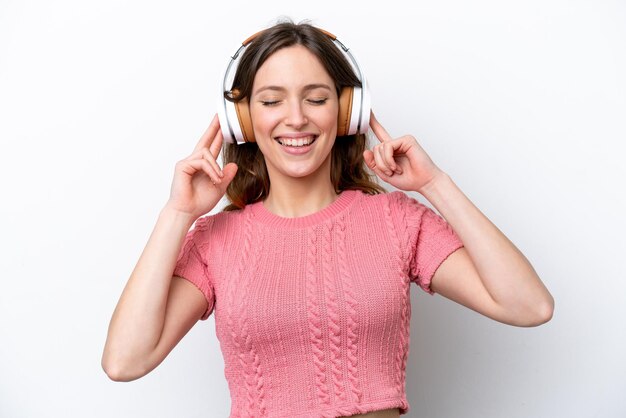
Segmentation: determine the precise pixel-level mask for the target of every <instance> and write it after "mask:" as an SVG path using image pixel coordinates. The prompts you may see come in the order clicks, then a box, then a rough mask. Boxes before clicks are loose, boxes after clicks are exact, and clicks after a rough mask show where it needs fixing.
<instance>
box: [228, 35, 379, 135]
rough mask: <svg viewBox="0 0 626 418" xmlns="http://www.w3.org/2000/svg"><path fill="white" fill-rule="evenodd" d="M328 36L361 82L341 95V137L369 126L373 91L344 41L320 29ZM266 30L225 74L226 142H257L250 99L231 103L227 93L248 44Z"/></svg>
mask: <svg viewBox="0 0 626 418" xmlns="http://www.w3.org/2000/svg"><path fill="white" fill-rule="evenodd" d="M317 29H318V30H320V31H321V32H323V33H324V34H325V35H326V36H328V37H329V38H330V39H331V40H332V41H333V43H334V44H335V46H336V47H337V48H338V49H339V50H340V51H341V52H342V53H343V55H344V57H346V59H347V60H348V62H349V63H350V65H351V66H352V70H353V71H354V73H355V74H356V76H357V78H358V79H359V81H360V82H361V87H356V86H354V87H344V88H343V89H342V90H341V92H340V94H339V114H338V116H337V136H345V135H355V134H363V133H365V132H367V130H368V129H369V120H370V108H371V105H370V103H371V102H370V92H369V86H368V84H367V80H366V78H365V75H364V74H363V70H362V69H361V67H359V64H358V63H357V61H356V59H355V58H354V56H353V55H352V53H351V52H350V50H349V49H348V48H347V47H346V46H345V45H344V44H342V43H341V42H340V41H339V40H338V39H337V37H336V36H335V35H333V34H332V33H330V32H327V31H325V30H323V29H320V28H317ZM263 32H264V31H260V32H257V33H255V34H254V35H252V36H250V37H249V38H248V39H246V40H245V41H243V43H242V44H241V46H240V47H239V48H238V49H237V51H236V52H235V55H233V56H232V57H231V59H230V61H229V62H228V66H227V67H226V71H225V72H224V77H223V78H222V81H221V85H220V92H221V93H222V96H221V97H220V98H219V102H218V106H217V115H218V118H219V121H220V126H221V129H222V134H223V136H224V142H228V143H237V144H243V143H246V142H256V141H255V139H254V130H253V129H252V119H251V117H250V107H249V105H248V101H247V100H240V101H238V102H231V101H230V100H227V99H226V97H225V96H226V94H227V93H230V92H231V88H230V86H232V83H233V79H234V77H235V73H236V72H237V67H238V66H239V60H240V59H241V56H242V55H243V52H244V51H245V49H246V48H247V47H248V45H249V44H250V43H251V42H252V41H253V40H254V39H255V38H256V37H257V36H259V34H261V33H263Z"/></svg>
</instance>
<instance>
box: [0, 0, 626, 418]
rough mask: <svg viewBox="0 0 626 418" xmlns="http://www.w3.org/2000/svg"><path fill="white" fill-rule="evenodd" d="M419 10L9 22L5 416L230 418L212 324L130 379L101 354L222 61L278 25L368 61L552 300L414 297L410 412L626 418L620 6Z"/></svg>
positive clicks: (1, 313)
mask: <svg viewBox="0 0 626 418" xmlns="http://www.w3.org/2000/svg"><path fill="white" fill-rule="evenodd" d="M408 4H410V3H409V2H395V1H384V2H377V3H371V6H367V7H366V6H365V2H363V1H358V2H346V1H337V0H333V1H316V2H308V3H307V4H304V2H295V1H289V2H287V1H284V2H278V1H276V2H268V1H254V2H242V1H238V2H234V1H233V2H209V1H203V2H199V1H198V2H192V1H178V2H168V3H166V2H158V1H156V2H155V1H135V2H132V1H113V0H109V1H106V2H105V1H102V2H87V1H78V0H76V1H69V0H59V1H54V2H47V1H28V0H26V1H25V0H21V1H12V0H1V1H0V140H1V149H0V181H1V182H2V183H1V189H0V191H1V196H2V204H1V205H0V245H1V252H0V256H1V259H0V268H1V272H2V279H1V280H2V288H1V289H0V416H1V417H7V418H15V417H148V416H149V417H152V418H158V417H198V418H199V417H203V418H205V417H226V416H227V415H228V413H229V411H230V398H229V394H228V388H227V384H226V380H225V377H224V374H223V360H222V356H221V352H220V350H219V345H218V341H217V339H216V337H215V328H214V325H215V324H214V320H213V317H211V318H210V319H209V320H208V321H205V322H201V323H198V324H197V325H196V326H195V327H194V328H193V329H192V330H191V332H190V333H189V334H188V335H187V336H186V337H185V338H184V339H183V341H182V342H181V343H180V344H179V345H178V346H177V347H176V348H175V349H174V351H173V352H172V353H171V354H170V356H169V357H168V358H167V359H166V360H165V361H164V363H163V364H162V365H161V366H159V367H158V368H157V369H156V370H154V371H153V372H152V373H150V374H149V375H147V376H146V377H144V378H142V379H139V380H137V381H134V382H131V383H116V382H112V381H110V380H108V378H107V377H106V375H105V374H104V372H103V371H102V369H101V367H100V357H101V354H102V348H103V345H104V341H105V337H106V331H107V326H108V322H109V319H110V316H111V314H112V312H113V308H114V307H115V304H116V303H117V299H118V297H119V295H120V293H121V291H122V288H123V286H124V285H125V283H126V280H127V279H128V276H129V274H130V273H131V271H132V269H133V267H134V266H135V263H136V261H137V259H138V257H139V255H140V253H141V251H142V250H143V247H144V245H145V243H146V241H147V239H148V236H149V234H150V232H151V231H152V227H153V226H154V223H155V221H156V217H157V215H158V213H159V211H160V209H161V208H162V206H163V205H164V204H165V202H166V199H167V198H168V196H169V188H170V184H171V178H172V174H173V170H174V164H175V163H176V161H177V160H179V159H182V158H184V157H185V156H187V155H188V154H189V153H190V152H191V150H192V149H193V147H194V145H195V143H196V141H197V140H198V138H199V137H200V135H201V134H202V133H203V132H204V130H205V128H206V126H207V125H208V123H209V121H210V119H211V117H212V116H213V114H214V112H215V111H216V108H215V106H214V103H215V98H216V97H217V94H218V84H219V79H220V76H221V73H222V71H223V69H224V67H225V65H226V62H227V59H228V56H229V55H230V54H231V53H233V52H234V50H235V49H236V47H237V45H238V43H240V42H241V41H242V40H243V39H245V38H246V37H247V36H248V35H250V34H252V33H254V32H256V31H257V30H259V29H263V28H265V27H267V26H269V25H271V24H272V23H274V22H275V20H276V19H277V18H278V17H280V16H283V15H284V16H289V17H291V18H293V19H294V20H296V21H299V20H302V19H311V21H312V22H313V23H314V24H316V25H318V26H321V27H323V28H325V29H327V30H329V31H331V32H333V33H335V34H337V35H338V36H339V38H340V39H341V40H342V41H344V43H345V44H346V45H348V46H351V47H352V49H353V51H354V53H355V54H356V55H357V57H358V58H359V60H360V61H361V64H362V65H363V67H364V68H365V69H366V71H367V74H368V76H369V80H370V84H371V90H372V94H373V106H374V109H375V111H376V112H377V115H378V117H379V119H380V120H381V122H382V123H383V125H384V126H385V127H386V128H387V129H388V131H390V133H391V134H392V135H395V136H398V135H401V134H405V133H411V134H413V135H415V136H416V137H417V138H418V139H419V141H420V143H421V144H422V146H423V147H424V148H425V150H426V151H427V152H428V153H429V155H430V156H431V157H432V158H433V160H434V161H435V162H436V163H437V164H438V165H439V166H440V167H441V168H442V169H443V170H444V171H446V172H447V173H449V174H450V175H451V176H452V178H453V179H454V180H455V182H456V183H457V184H458V185H459V187H460V188H461V189H462V190H463V191H464V192H465V193H466V195H467V196H468V197H469V198H470V199H471V200H472V201H473V202H474V203H475V204H476V205H477V206H478V207H479V208H480V209H481V210H482V211H483V213H485V214H486V215H487V216H488V217H489V219H491V220H492V221H493V222H494V223H495V224H496V225H497V226H498V227H499V228H500V229H501V230H502V231H503V232H504V233H505V234H506V235H507V236H508V237H509V238H510V239H511V240H512V241H513V242H514V243H515V244H516V245H517V246H518V247H519V248H520V250H522V252H523V253H524V254H525V255H526V256H527V257H528V259H529V260H530V261H531V262H532V264H533V266H534V267H535V269H536V270H537V272H538V273H539V275H540V276H541V278H542V279H543V280H544V282H545V283H546V285H547V286H548V288H549V289H550V291H551V292H552V294H553V295H554V297H555V300H556V310H555V313H554V318H553V319H552V321H551V322H549V323H547V324H545V325H543V326H541V327H538V328H516V327H509V326H505V325H502V324H500V323H497V322H494V321H491V320H489V319H487V318H485V317H482V316H480V315H478V314H476V313H474V312H473V311H470V310H468V309H465V308H463V307H461V306H459V305H456V304H454V303H452V302H450V301H448V300H446V299H444V298H442V297H440V296H434V297H430V296H429V295H426V294H425V293H424V292H422V291H421V290H419V289H418V288H417V287H414V288H413V291H412V300H413V318H412V325H411V351H410V357H409V362H408V377H407V391H408V398H409V402H410V404H411V412H410V413H409V415H410V416H411V417H427V418H438V417H440V418H448V417H466V418H471V417H476V418H478V417H481V418H485V417H487V418H490V417H494V418H496V417H498V418H499V417H509V418H514V417H520V418H522V417H545V418H554V417H568V418H575V417H576V418H577V417H581V418H582V417H585V418H587V417H602V418H606V417H624V416H626V400H625V397H624V393H625V391H626V360H625V359H624V357H625V353H626V332H625V331H626V326H625V325H624V320H625V319H626V297H625V296H626V284H625V279H626V274H625V273H624V267H623V265H624V259H625V257H624V253H625V249H626V248H625V245H624V232H626V228H625V225H624V224H625V221H624V218H625V216H624V213H625V211H626V203H625V193H624V179H626V173H625V170H624V163H623V160H624V157H623V154H624V149H625V146H624V141H625V140H626V81H625V80H626V77H625V76H624V74H626V47H625V40H626V5H625V3H624V2H618V1H592V0H588V1H545V0H544V1H534V0H533V1H526V2H519V1H515V2H514V1H496V0H494V1H486V0H477V1H471V2H469V1H450V0H443V1H441V0H440V1H430V2H423V1H417V2H413V3H412V4H413V6H411V7H410V8H409V6H408ZM417 197H418V199H420V200H421V201H423V202H425V203H426V201H425V199H424V198H423V197H422V196H419V195H418V196H417Z"/></svg>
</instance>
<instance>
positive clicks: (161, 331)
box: [102, 117, 237, 381]
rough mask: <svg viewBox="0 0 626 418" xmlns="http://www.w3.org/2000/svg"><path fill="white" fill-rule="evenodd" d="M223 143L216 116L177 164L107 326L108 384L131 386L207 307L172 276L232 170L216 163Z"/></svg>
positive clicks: (195, 292) (196, 293) (191, 287)
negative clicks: (194, 226) (193, 231)
mask: <svg viewBox="0 0 626 418" xmlns="http://www.w3.org/2000/svg"><path fill="white" fill-rule="evenodd" d="M222 140H223V139H222V135H221V131H220V129H219V122H218V121H217V117H215V118H214V119H213V121H212V122H211V124H210V125H209V128H208V129H207V131H206V132H205V134H204V135H203V136H202V138H201V139H200V141H199V142H198V144H197V145H196V148H195V149H194V152H193V153H192V154H191V155H190V156H189V157H187V158H186V159H184V160H181V161H179V162H178V163H177V164H176V170H175V173H174V180H173V182H172V189H171V192H170V199H169V200H168V202H167V204H166V205H165V207H164V208H163V209H162V210H161V212H160V214H159V217H158V220H157V223H156V225H155V227H154V230H153V231H152V234H151V235H150V238H149V239H148V243H147V244H146V247H145V248H144V250H143V252H142V254H141V256H140V258H139V260H138V262H137V265H136V266H135V268H134V270H133V272H132V274H131V276H130V278H129V279H128V282H127V284H126V286H125V287H124V290H123V292H122V295H121V297H120V299H119V301H118V303H117V306H116V308H115V310H114V312H113V316H112V318H111V322H110V324H109V330H108V335H107V340H106V343H105V347H104V352H103V355H102V367H103V369H104V371H105V372H106V374H107V375H108V376H109V377H110V378H111V379H113V380H116V381H130V380H134V379H138V378H140V377H142V376H144V375H146V374H147V373H149V372H150V371H151V370H153V369H154V368H155V367H156V366H158V365H159V364H160V363H161V362H162V361H163V359H164V358H165V357H166V356H167V354H168V353H169V352H170V351H171V350H172V349H173V348H174V346H176V344H177V343H178V342H179V341H180V340H181V339H182V337H183V336H184V335H185V334H186V333H187V332H188V331H189V330H190V329H191V327H192V326H193V325H194V324H195V323H196V322H197V320H198V319H199V318H200V317H201V315H202V313H203V312H204V311H205V310H206V308H207V301H206V299H205V297H204V295H203V294H202V292H200V290H199V289H197V288H196V287H195V285H193V284H192V283H190V282H188V281H187V280H184V279H181V278H178V277H172V274H173V272H174V267H175V265H176V261H177V258H178V255H179V253H180V250H181V247H182V244H183V241H184V239H185V235H186V234H187V232H188V231H189V228H190V227H191V225H192V224H193V222H194V221H195V220H196V219H197V218H199V217H200V216H202V215H204V214H206V213H208V212H209V211H211V210H212V209H213V208H214V207H215V205H216V204H217V203H218V202H219V200H220V199H221V198H222V196H223V195H224V193H225V191H226V187H227V186H228V184H229V183H230V181H231V180H232V179H233V177H234V176H235V173H236V171H237V166H236V165H235V164H233V163H230V164H227V165H226V166H225V167H224V169H223V170H222V169H220V167H219V166H218V165H217V163H216V161H215V160H216V158H217V156H218V154H219V152H220V149H221V144H222Z"/></svg>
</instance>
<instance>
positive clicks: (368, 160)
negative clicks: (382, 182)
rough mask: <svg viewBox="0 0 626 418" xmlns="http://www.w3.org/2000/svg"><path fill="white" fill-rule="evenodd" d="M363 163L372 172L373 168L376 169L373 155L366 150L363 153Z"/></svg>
mask: <svg viewBox="0 0 626 418" xmlns="http://www.w3.org/2000/svg"><path fill="white" fill-rule="evenodd" d="M363 161H365V164H366V165H367V167H368V168H370V169H372V170H373V169H374V167H376V162H375V161H374V153H373V152H372V151H370V150H368V149H367V150H365V151H363Z"/></svg>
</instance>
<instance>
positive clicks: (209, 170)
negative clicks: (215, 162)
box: [187, 159, 222, 184]
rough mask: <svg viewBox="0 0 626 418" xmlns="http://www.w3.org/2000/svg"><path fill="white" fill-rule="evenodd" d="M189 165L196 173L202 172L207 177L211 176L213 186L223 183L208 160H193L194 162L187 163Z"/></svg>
mask: <svg viewBox="0 0 626 418" xmlns="http://www.w3.org/2000/svg"><path fill="white" fill-rule="evenodd" d="M187 164H188V165H189V166H190V167H192V168H194V169H195V172H198V171H200V170H202V171H203V172H204V173H205V174H206V175H207V176H209V178H210V179H211V182H212V183H213V184H219V183H221V182H222V179H221V178H220V176H219V175H218V174H217V172H216V171H215V169H214V168H213V167H212V166H211V164H209V162H208V161H207V160H204V159H201V160H192V161H187ZM194 174H195V173H194Z"/></svg>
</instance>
